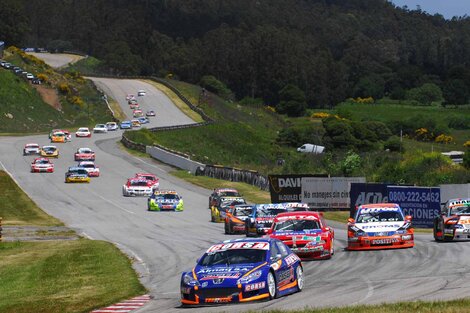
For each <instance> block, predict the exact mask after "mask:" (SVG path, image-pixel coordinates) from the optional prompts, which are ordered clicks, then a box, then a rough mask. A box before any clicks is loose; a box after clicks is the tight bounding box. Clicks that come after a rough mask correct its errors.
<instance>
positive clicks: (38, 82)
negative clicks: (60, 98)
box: [31, 78, 42, 85]
mask: <svg viewBox="0 0 470 313" xmlns="http://www.w3.org/2000/svg"><path fill="white" fill-rule="evenodd" d="M31 83H32V84H34V85H41V84H42V80H40V79H39V78H34V79H33V80H31Z"/></svg>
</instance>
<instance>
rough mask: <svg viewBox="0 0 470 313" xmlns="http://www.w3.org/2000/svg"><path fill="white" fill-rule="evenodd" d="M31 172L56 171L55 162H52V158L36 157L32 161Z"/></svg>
mask: <svg viewBox="0 0 470 313" xmlns="http://www.w3.org/2000/svg"><path fill="white" fill-rule="evenodd" d="M31 172H32V173H40V172H46V173H53V172H54V164H52V162H51V160H49V159H48V158H35V159H34V161H33V162H32V163H31Z"/></svg>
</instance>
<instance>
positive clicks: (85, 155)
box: [74, 148, 95, 161]
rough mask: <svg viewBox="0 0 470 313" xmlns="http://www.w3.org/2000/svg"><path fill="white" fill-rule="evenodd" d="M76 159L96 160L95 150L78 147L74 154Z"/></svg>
mask: <svg viewBox="0 0 470 313" xmlns="http://www.w3.org/2000/svg"><path fill="white" fill-rule="evenodd" d="M74 158H75V161H94V160H95V152H93V150H91V149H90V148H78V149H77V152H75V154H74Z"/></svg>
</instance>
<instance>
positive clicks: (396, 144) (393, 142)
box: [384, 136, 404, 152]
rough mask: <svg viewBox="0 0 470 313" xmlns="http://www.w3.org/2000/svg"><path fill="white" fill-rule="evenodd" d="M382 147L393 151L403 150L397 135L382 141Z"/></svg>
mask: <svg viewBox="0 0 470 313" xmlns="http://www.w3.org/2000/svg"><path fill="white" fill-rule="evenodd" d="M384 149H386V150H389V151H393V152H399V151H401V152H404V148H403V147H402V144H401V141H400V138H399V137H397V136H392V137H390V138H388V140H387V141H386V142H385V143H384Z"/></svg>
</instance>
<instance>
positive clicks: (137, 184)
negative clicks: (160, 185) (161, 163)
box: [131, 180, 147, 186]
mask: <svg viewBox="0 0 470 313" xmlns="http://www.w3.org/2000/svg"><path fill="white" fill-rule="evenodd" d="M131 186H147V182H146V181H144V180H143V181H140V180H134V181H131Z"/></svg>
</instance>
